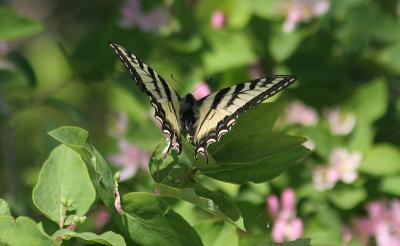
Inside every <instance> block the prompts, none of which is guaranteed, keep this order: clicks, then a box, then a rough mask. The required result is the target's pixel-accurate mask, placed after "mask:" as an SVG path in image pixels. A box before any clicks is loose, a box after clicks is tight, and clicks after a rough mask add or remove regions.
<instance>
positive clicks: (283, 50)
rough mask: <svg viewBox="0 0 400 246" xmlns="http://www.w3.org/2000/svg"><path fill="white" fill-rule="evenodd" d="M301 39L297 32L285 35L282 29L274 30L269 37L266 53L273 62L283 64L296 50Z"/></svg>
mask: <svg viewBox="0 0 400 246" xmlns="http://www.w3.org/2000/svg"><path fill="white" fill-rule="evenodd" d="M302 38H303V36H302V34H301V33H300V32H298V31H294V32H290V33H286V32H284V31H283V30H282V28H276V29H275V30H274V32H273V33H272V35H271V39H270V41H269V44H268V51H269V53H271V56H272V57H273V58H274V60H275V61H277V62H283V61H285V60H286V59H288V58H289V57H290V56H291V55H292V54H293V53H294V52H295V51H296V50H297V47H298V46H299V44H300V42H301V40H302Z"/></svg>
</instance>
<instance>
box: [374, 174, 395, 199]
mask: <svg viewBox="0 0 400 246" xmlns="http://www.w3.org/2000/svg"><path fill="white" fill-rule="evenodd" d="M379 189H380V190H381V191H382V192H386V193H389V194H392V195H395V196H400V175H397V176H389V177H385V178H383V180H382V182H381V183H380V185H379Z"/></svg>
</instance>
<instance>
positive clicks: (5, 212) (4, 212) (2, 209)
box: [0, 199, 11, 216]
mask: <svg viewBox="0 0 400 246" xmlns="http://www.w3.org/2000/svg"><path fill="white" fill-rule="evenodd" d="M0 216H11V211H10V207H9V206H8V203H7V202H6V201H4V200H3V199H0Z"/></svg>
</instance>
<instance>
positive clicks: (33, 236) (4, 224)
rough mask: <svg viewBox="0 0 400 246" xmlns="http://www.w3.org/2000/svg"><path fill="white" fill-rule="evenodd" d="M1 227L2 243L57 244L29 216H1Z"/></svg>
mask: <svg viewBox="0 0 400 246" xmlns="http://www.w3.org/2000/svg"><path fill="white" fill-rule="evenodd" d="M0 228H1V230H0V244H1V245H3V244H2V243H4V244H5V245H41V246H42V245H43V246H45V245H57V244H56V243H55V242H53V241H52V240H51V239H50V238H49V237H48V236H46V235H44V234H42V232H40V230H39V229H38V228H37V226H36V223H35V222H34V221H33V220H31V219H29V218H27V217H18V218H17V219H16V220H15V219H14V218H12V217H11V216H0Z"/></svg>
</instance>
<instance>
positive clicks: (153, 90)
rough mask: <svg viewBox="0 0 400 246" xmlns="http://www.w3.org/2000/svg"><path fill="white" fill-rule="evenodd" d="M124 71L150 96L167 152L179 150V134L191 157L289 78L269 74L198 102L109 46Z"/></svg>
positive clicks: (119, 48) (285, 84)
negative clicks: (189, 147) (192, 148)
mask: <svg viewBox="0 0 400 246" xmlns="http://www.w3.org/2000/svg"><path fill="white" fill-rule="evenodd" d="M110 47H111V48H112V49H113V50H114V52H115V53H116V54H117V55H118V57H119V58H120V59H121V61H122V62H123V63H124V65H125V67H126V68H127V69H128V71H129V72H130V74H131V75H132V77H133V79H134V80H135V81H136V84H137V85H138V87H139V88H140V89H141V90H142V91H143V92H144V93H146V94H147V95H148V96H149V97H150V102H151V104H152V106H153V107H154V109H155V113H154V116H155V118H156V119H157V120H158V121H159V122H160V125H161V131H162V132H163V133H164V135H165V136H166V139H167V141H168V142H169V144H168V149H167V152H166V153H168V152H169V151H170V150H171V149H175V150H177V151H178V154H179V153H181V151H182V144H181V135H183V136H186V137H187V138H188V140H189V141H190V142H191V143H192V144H193V145H194V146H195V158H197V156H198V154H200V153H201V154H203V155H205V156H206V158H207V160H208V154H207V148H208V146H209V145H210V144H212V143H214V142H217V141H219V140H220V138H221V137H222V136H223V135H224V134H226V133H228V132H229V131H230V130H231V128H232V127H233V125H234V124H235V122H236V120H237V119H238V117H239V115H240V114H241V113H243V112H246V111H248V110H250V109H252V108H253V107H255V106H257V105H258V104H260V103H261V102H263V101H264V100H265V99H267V98H269V97H271V96H273V95H275V94H276V93H277V92H279V91H281V90H283V89H284V88H286V87H288V86H289V85H291V84H292V83H293V82H294V81H295V80H296V78H295V77H294V76H291V75H273V76H270V77H266V78H260V79H255V80H252V81H249V82H246V83H241V84H237V85H234V86H231V87H228V88H224V89H222V90H220V91H217V92H214V93H212V94H210V95H208V96H206V97H204V98H202V99H200V100H196V99H195V97H194V96H193V95H192V94H188V95H186V96H185V97H183V98H181V97H180V96H179V95H178V93H176V92H175V91H174V90H173V89H172V87H171V86H170V85H169V84H168V83H167V82H166V81H165V80H164V79H163V78H162V77H161V76H160V75H158V74H157V73H156V72H155V71H154V70H153V69H152V68H150V67H149V66H147V65H146V64H144V63H143V62H141V61H140V60H139V59H138V58H137V57H136V56H135V55H134V54H132V53H130V52H128V51H127V50H126V49H125V48H123V47H122V46H120V45H118V44H113V43H111V44H110Z"/></svg>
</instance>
